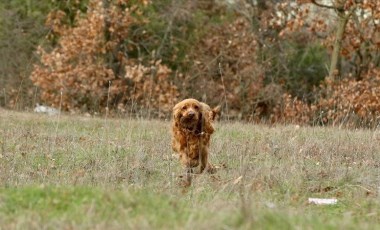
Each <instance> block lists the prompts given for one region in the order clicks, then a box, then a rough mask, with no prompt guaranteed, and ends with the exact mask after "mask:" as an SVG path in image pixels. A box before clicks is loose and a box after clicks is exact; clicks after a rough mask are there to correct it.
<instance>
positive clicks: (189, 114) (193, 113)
mask: <svg viewBox="0 0 380 230" xmlns="http://www.w3.org/2000/svg"><path fill="white" fill-rule="evenodd" d="M194 115H195V112H194V111H189V112H188V113H187V116H189V117H194Z"/></svg>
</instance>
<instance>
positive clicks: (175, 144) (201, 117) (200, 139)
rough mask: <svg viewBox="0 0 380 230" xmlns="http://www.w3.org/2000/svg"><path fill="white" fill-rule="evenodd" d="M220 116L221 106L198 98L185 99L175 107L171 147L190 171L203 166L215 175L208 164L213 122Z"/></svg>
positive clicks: (201, 170) (212, 168) (203, 168)
mask: <svg viewBox="0 0 380 230" xmlns="http://www.w3.org/2000/svg"><path fill="white" fill-rule="evenodd" d="M219 114H220V107H219V106H218V107H215V108H214V109H211V108H210V106H208V105H207V104H205V103H203V102H199V101H197V100H195V99H192V98H190V99H185V100H183V101H181V102H179V103H178V104H176V105H175V106H174V108H173V124H172V135H173V136H172V148H173V150H174V151H175V152H177V153H178V154H179V159H180V161H181V163H182V165H184V166H185V167H186V168H187V169H188V170H190V171H191V169H192V168H194V167H197V166H198V165H199V164H200V172H203V171H204V170H205V169H206V170H207V172H210V173H213V172H214V171H215V170H214V167H213V166H212V165H211V164H210V163H209V162H208V156H209V152H208V148H209V145H210V137H211V135H212V134H213V132H214V127H213V125H212V122H213V121H214V120H215V117H216V116H217V115H219Z"/></svg>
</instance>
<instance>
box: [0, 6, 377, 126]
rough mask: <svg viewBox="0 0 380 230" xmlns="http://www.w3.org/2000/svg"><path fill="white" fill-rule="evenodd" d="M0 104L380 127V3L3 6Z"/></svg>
mask: <svg viewBox="0 0 380 230" xmlns="http://www.w3.org/2000/svg"><path fill="white" fill-rule="evenodd" d="M0 52H1V55H0V90H1V92H0V106H1V107H5V108H9V109H16V110H25V109H29V108H33V107H34V105H35V104H36V103H40V104H46V105H49V106H52V107H55V108H59V109H62V110H64V111H68V112H71V113H90V114H104V113H109V114H126V115H133V116H141V117H149V118H152V117H159V118H169V117H170V111H171V108H172V106H173V105H174V104H175V103H176V102H177V101H179V100H181V99H183V98H186V97H194V98H197V99H199V100H202V101H205V102H207V103H208V104H210V105H212V106H213V105H217V104H220V105H222V106H223V117H224V118H227V119H243V120H247V121H254V122H269V123H275V122H281V123H298V124H309V125H344V126H350V127H358V126H360V127H376V126H377V124H378V123H379V119H380V100H379V97H380V1H378V0H330V1H328V0H298V1H278V0H251V1H249V0H193V1H185V0H156V1H149V0H133V1H127V0H61V1H59V0H49V1H32V0H10V1H2V2H0Z"/></svg>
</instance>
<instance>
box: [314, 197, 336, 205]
mask: <svg viewBox="0 0 380 230" xmlns="http://www.w3.org/2000/svg"><path fill="white" fill-rule="evenodd" d="M337 202H338V200H337V199H335V198H331V199H324V198H309V204H336V203H337Z"/></svg>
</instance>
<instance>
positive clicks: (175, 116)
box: [173, 104, 181, 126]
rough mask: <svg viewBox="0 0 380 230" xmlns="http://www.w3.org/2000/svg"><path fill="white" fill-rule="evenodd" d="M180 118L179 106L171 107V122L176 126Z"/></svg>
mask: <svg viewBox="0 0 380 230" xmlns="http://www.w3.org/2000/svg"><path fill="white" fill-rule="evenodd" d="M180 118H181V111H180V104H176V105H175V106H174V107H173V121H174V123H175V125H176V126H178V122H179V119H180Z"/></svg>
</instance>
